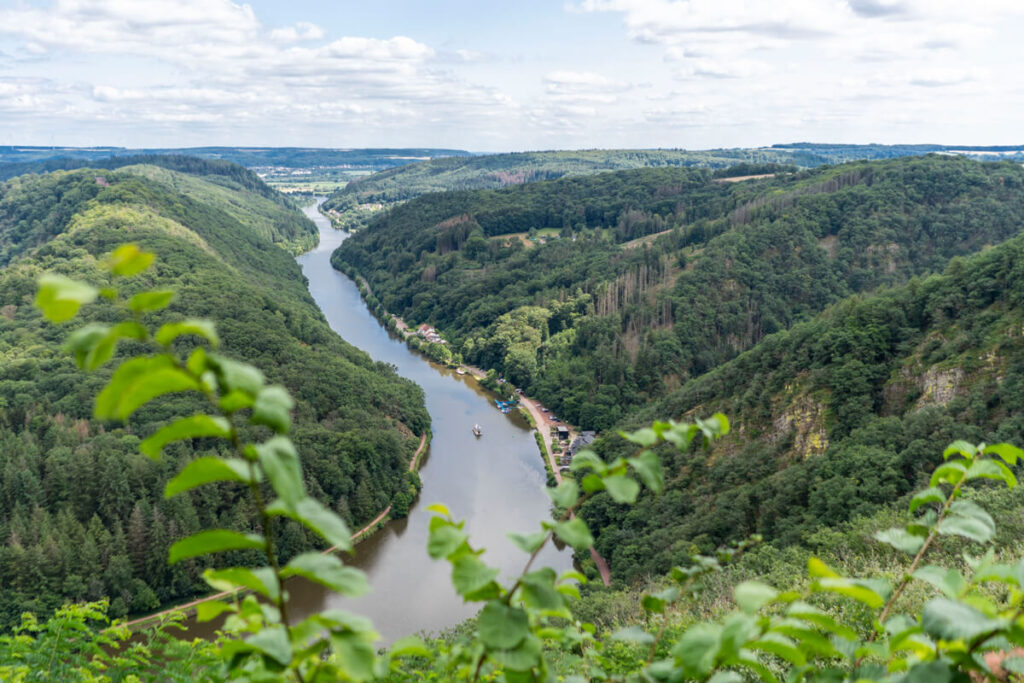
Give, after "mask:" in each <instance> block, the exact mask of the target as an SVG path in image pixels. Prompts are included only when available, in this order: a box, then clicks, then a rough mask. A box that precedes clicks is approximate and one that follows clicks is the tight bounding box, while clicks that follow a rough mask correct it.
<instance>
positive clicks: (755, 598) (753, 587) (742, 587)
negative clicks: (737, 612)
mask: <svg viewBox="0 0 1024 683" xmlns="http://www.w3.org/2000/svg"><path fill="white" fill-rule="evenodd" d="M778 594H779V592H778V591H777V590H775V589H774V588H772V587H771V586H769V585H768V584H766V583H761V582H760V581H744V582H743V583H740V584H739V585H737V586H736V588H734V589H733V599H735V600H736V604H737V605H739V607H740V609H741V610H743V611H744V612H746V613H747V614H754V613H756V612H757V611H758V610H759V609H761V608H762V607H764V606H765V605H767V604H768V603H770V602H771V601H772V600H774V599H775V597H776V596H777V595H778Z"/></svg>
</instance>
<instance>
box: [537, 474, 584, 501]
mask: <svg viewBox="0 0 1024 683" xmlns="http://www.w3.org/2000/svg"><path fill="white" fill-rule="evenodd" d="M545 492H546V493H547V494H548V497H549V498H551V501H552V502H553V503H554V504H555V505H557V506H558V507H560V508H570V507H572V506H573V505H575V504H576V501H577V500H579V497H580V489H579V486H577V485H576V480H574V479H564V480H563V481H562V483H561V484H559V485H558V486H557V487H555V488H547V489H545Z"/></svg>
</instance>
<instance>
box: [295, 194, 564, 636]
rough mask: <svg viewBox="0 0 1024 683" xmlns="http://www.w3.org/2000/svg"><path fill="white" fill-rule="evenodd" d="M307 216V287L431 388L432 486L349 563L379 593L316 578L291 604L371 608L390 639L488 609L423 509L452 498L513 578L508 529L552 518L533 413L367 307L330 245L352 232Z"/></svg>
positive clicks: (517, 556) (515, 565) (559, 563)
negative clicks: (454, 571) (467, 592)
mask: <svg viewBox="0 0 1024 683" xmlns="http://www.w3.org/2000/svg"><path fill="white" fill-rule="evenodd" d="M305 213H306V215H307V216H309V217H310V218H311V219H312V220H313V222H315V223H316V225H317V227H318V228H319V229H320V244H319V246H318V247H317V248H316V249H314V250H313V251H310V252H308V253H306V254H303V255H302V256H300V257H298V262H299V264H300V265H301V266H302V272H303V273H304V274H305V276H306V278H307V279H308V280H309V291H310V293H311V294H312V295H313V298H314V299H315V300H316V303H317V305H318V306H320V309H321V310H322V311H323V313H324V315H325V316H326V318H327V322H328V323H329V324H330V326H331V328H332V329H334V331H335V332H337V333H338V334H339V335H341V337H342V338H343V339H345V341H347V342H349V343H350V344H353V345H354V346H357V347H359V348H360V349H362V350H364V351H366V352H367V353H368V354H369V355H370V356H371V357H372V358H373V359H374V360H378V361H383V362H385V363H391V364H392V365H394V366H395V367H396V368H397V369H398V373H399V374H400V375H402V376H403V377H406V378H408V379H411V380H412V381H414V382H416V383H417V384H418V385H420V386H421V387H423V391H424V393H425V394H426V405H427V410H428V411H430V418H431V429H432V431H433V440H432V442H431V445H430V449H429V451H428V452H427V454H426V459H425V460H424V461H423V464H422V465H421V467H420V478H421V479H422V481H423V490H422V491H421V493H420V498H419V501H418V502H417V503H416V505H415V506H414V507H413V508H412V510H411V511H410V513H409V517H408V518H407V519H403V520H399V521H394V522H390V523H389V524H388V525H387V526H386V527H385V528H384V529H382V530H380V531H378V532H377V533H376V534H374V535H373V536H371V537H370V538H369V539H367V540H365V541H363V542H362V543H360V544H359V545H358V546H357V547H356V555H355V557H354V558H352V559H351V560H349V563H350V564H352V565H353V566H356V567H359V568H360V569H362V570H363V571H364V572H366V574H367V577H368V578H369V581H370V585H371V586H372V592H371V593H370V594H369V595H366V596H364V597H361V598H358V599H349V598H342V597H341V596H338V595H336V594H333V593H330V592H327V591H326V590H323V589H319V588H318V587H317V586H315V585H312V584H309V583H302V584H296V585H290V586H289V592H290V593H291V597H292V601H293V603H292V604H293V605H295V607H293V610H295V611H296V612H298V613H299V614H300V615H302V614H308V613H309V612H310V611H312V610H320V609H325V608H336V607H340V608H343V609H347V610H349V611H352V612H355V613H358V614H362V615H365V616H367V617H369V618H370V619H372V621H373V623H374V625H375V626H376V628H377V630H378V631H379V632H380V633H381V635H382V636H383V638H384V640H385V641H387V642H390V641H393V640H394V639H396V638H399V637H401V636H405V635H411V634H414V633H417V632H420V631H428V632H436V631H439V630H441V629H444V628H447V627H450V626H454V625H455V624H457V623H459V622H460V621H463V620H464V619H466V618H467V617H471V616H473V615H474V614H475V613H476V611H477V610H478V609H479V605H478V604H468V605H467V604H464V603H463V602H462V600H461V598H459V597H458V595H457V594H456V593H455V590H454V589H453V588H452V586H451V579H450V573H451V569H450V566H449V565H448V563H447V562H435V561H433V560H431V559H430V558H429V557H428V556H427V551H426V547H427V525H428V523H429V521H430V517H431V516H432V514H433V513H431V512H429V511H428V510H427V509H426V508H427V506H428V505H430V504H431V503H444V504H445V505H446V506H447V507H448V509H449V510H450V511H451V513H452V515H453V516H454V517H455V518H456V519H465V520H466V529H467V531H468V532H469V534H470V542H471V543H472V544H473V546H474V547H478V548H479V547H483V548H486V549H487V552H486V553H485V554H484V556H483V559H484V561H486V562H488V563H489V564H490V565H492V566H496V567H500V568H501V570H502V574H503V577H505V578H508V577H511V576H516V575H518V574H519V572H520V571H522V568H523V566H524V565H525V563H526V559H527V557H526V555H525V554H524V553H523V552H522V551H521V550H519V549H518V548H516V547H515V546H514V545H513V544H512V543H511V542H510V541H509V540H508V539H507V538H506V533H507V532H510V531H518V532H530V531H536V530H538V529H539V527H538V522H539V521H540V520H541V519H544V518H546V517H548V516H549V514H550V512H549V510H550V504H549V500H548V497H547V495H546V494H545V493H544V485H545V474H544V463H543V461H542V459H541V455H540V453H539V451H538V449H537V443H536V441H535V439H534V436H533V434H532V431H531V429H530V427H529V425H528V424H527V423H526V421H525V420H523V419H522V418H521V417H520V416H518V415H503V414H502V413H501V412H499V411H498V410H497V409H496V408H495V406H494V402H493V401H492V399H491V398H490V397H489V396H488V395H487V394H486V393H485V392H484V391H483V390H482V389H481V388H480V387H478V385H477V383H476V381H475V380H473V379H471V378H470V377H469V376H468V375H458V374H456V373H455V372H454V371H452V370H450V369H448V368H445V367H443V366H440V365H437V364H434V363H430V362H428V361H427V360H426V359H425V358H423V357H422V356H420V355H418V354H416V353H414V352H413V351H411V350H410V349H409V348H408V347H407V346H406V345H405V343H404V342H402V341H400V340H398V339H395V338H393V337H392V336H391V335H390V334H389V333H388V331H387V330H386V329H385V328H384V327H383V326H382V325H381V324H380V323H379V322H378V321H377V319H376V318H374V317H373V315H372V314H371V313H370V311H369V310H368V309H367V308H366V306H365V304H364V303H363V301H362V299H361V298H360V296H359V291H358V290H357V289H356V286H355V284H354V283H353V282H352V281H351V280H350V279H349V278H348V277H346V276H345V275H344V274H343V273H339V272H338V271H336V270H335V269H334V268H333V267H331V253H332V252H333V251H334V250H335V249H336V248H337V247H338V245H340V244H341V243H342V242H343V241H344V240H345V238H346V237H348V234H347V233H344V232H341V231H339V230H335V229H334V228H332V227H331V225H330V222H329V221H328V220H327V219H326V218H325V217H324V216H323V215H321V214H320V212H319V211H318V210H317V208H316V207H314V206H310V207H308V208H307V209H306V210H305ZM477 423H478V424H480V425H481V427H483V436H482V437H481V438H479V439H477V438H476V437H475V436H473V434H472V431H471V429H472V427H473V425H474V424H477ZM545 564H546V565H547V566H550V567H553V568H555V569H556V570H557V571H562V570H564V569H569V568H570V567H571V566H572V556H571V552H570V551H569V550H563V551H559V550H558V549H556V548H555V547H553V546H550V545H549V546H548V547H547V548H545V550H544V551H543V552H542V554H541V555H540V557H539V558H538V563H537V564H536V565H535V566H538V567H539V566H542V565H545Z"/></svg>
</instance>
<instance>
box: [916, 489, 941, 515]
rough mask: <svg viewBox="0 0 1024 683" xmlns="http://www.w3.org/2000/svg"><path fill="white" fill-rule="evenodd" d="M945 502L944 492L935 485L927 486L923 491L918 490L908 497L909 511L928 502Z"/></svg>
mask: <svg viewBox="0 0 1024 683" xmlns="http://www.w3.org/2000/svg"><path fill="white" fill-rule="evenodd" d="M945 502H946V494H945V493H943V492H942V489H940V488H937V487H929V488H926V489H925V490H923V491H918V492H917V493H915V494H914V497H913V498H911V499H910V512H911V513H913V512H914V511H915V510H917V508H919V507H921V506H922V505H927V504H928V503H938V504H939V505H942V504H943V503H945Z"/></svg>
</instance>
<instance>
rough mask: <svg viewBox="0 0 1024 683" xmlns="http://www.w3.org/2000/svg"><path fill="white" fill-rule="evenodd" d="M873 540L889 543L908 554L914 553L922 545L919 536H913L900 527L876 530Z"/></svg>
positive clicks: (922, 540)
mask: <svg viewBox="0 0 1024 683" xmlns="http://www.w3.org/2000/svg"><path fill="white" fill-rule="evenodd" d="M874 537H875V540H876V541H881V542H882V543H886V544H888V545H891V546H892V547H893V548H896V550H900V551H902V552H905V553H907V554H908V555H913V554H915V553H916V552H917V551H918V550H920V549H921V546H923V545H924V539H923V538H921V537H920V536H915V535H914V534H912V533H910V532H909V531H907V530H906V529H903V528H900V527H893V528H892V529H886V530H885V531H876V532H875V536H874Z"/></svg>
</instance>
